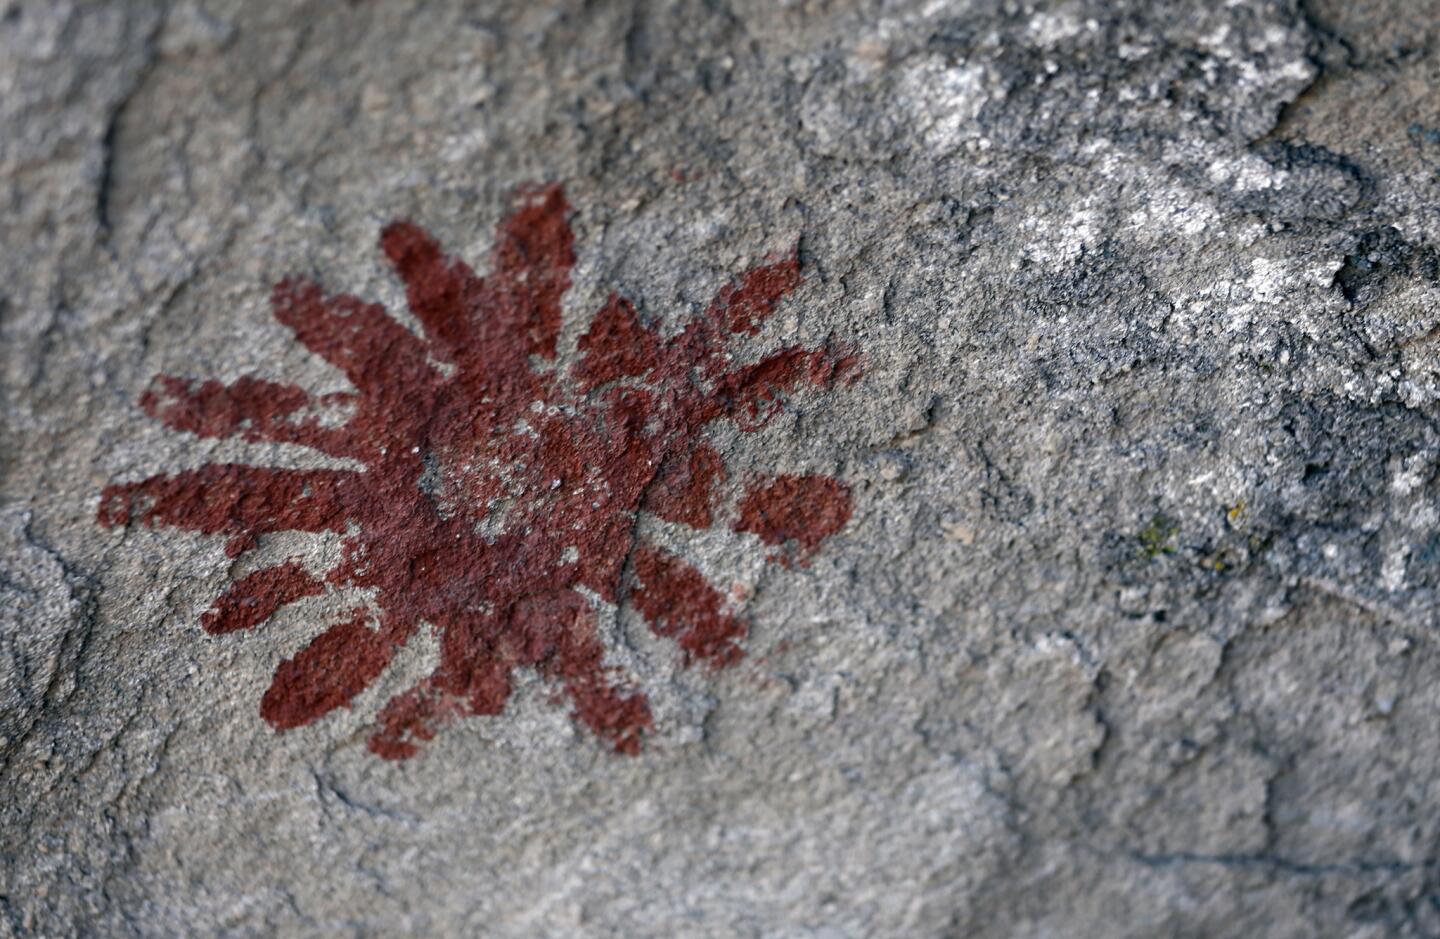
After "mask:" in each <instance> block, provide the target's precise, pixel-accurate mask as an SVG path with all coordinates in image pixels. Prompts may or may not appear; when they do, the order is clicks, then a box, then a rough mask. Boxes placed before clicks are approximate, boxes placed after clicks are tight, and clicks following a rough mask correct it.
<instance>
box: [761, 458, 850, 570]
mask: <svg viewBox="0 0 1440 939" xmlns="http://www.w3.org/2000/svg"><path fill="white" fill-rule="evenodd" d="M850 512H851V505H850V488H849V487H848V486H846V485H845V484H844V483H842V482H840V481H839V480H836V479H832V478H830V477H829V476H776V477H775V478H774V479H771V480H768V481H765V480H762V481H759V482H757V483H755V484H754V485H752V486H751V487H750V489H749V491H748V492H746V494H745V498H744V499H743V500H741V502H740V520H739V521H738V522H736V523H735V530H736V531H745V532H751V533H753V534H755V535H758V536H760V540H761V541H763V542H765V543H766V544H771V545H782V546H783V545H786V544H793V545H794V546H795V547H796V548H797V549H798V551H799V555H800V559H801V561H802V563H803V561H804V559H805V558H808V557H809V556H810V555H811V554H814V553H815V549H816V548H817V547H819V545H820V542H822V541H824V540H825V539H826V538H829V537H830V536H831V535H833V534H835V533H836V532H837V531H839V530H840V529H842V528H844V527H845V523H846V522H848V521H850ZM779 560H781V561H782V562H783V563H785V565H786V566H787V567H788V566H790V563H791V558H790V557H788V556H785V555H782V556H780V558H779Z"/></svg>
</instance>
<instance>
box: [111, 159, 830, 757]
mask: <svg viewBox="0 0 1440 939" xmlns="http://www.w3.org/2000/svg"><path fill="white" fill-rule="evenodd" d="M569 218H570V207H569V205H568V204H567V202H566V199H565V196H564V194H563V192H562V191H561V189H560V187H558V186H548V187H543V188H531V189H527V190H525V191H523V192H521V193H520V194H519V195H518V196H517V201H516V205H515V206H514V207H513V209H512V210H511V212H510V213H509V215H508V216H507V217H506V218H505V219H504V221H503V222H502V223H501V225H500V227H499V230H498V231H497V233H496V236H495V242H494V247H493V249H492V252H491V257H490V273H489V274H488V276H485V277H481V276H479V275H477V274H476V273H475V272H474V271H473V270H472V269H471V268H470V267H468V266H467V265H466V264H465V263H464V262H463V261H460V260H458V259H456V258H454V257H451V256H450V255H447V254H446V253H445V252H444V251H442V250H441V247H440V246H439V245H438V244H437V243H436V241H435V239H433V238H432V237H430V235H428V234H427V233H426V232H425V231H423V230H422V229H420V228H419V227H417V226H416V225H413V224H410V223H408V222H396V223H393V224H391V225H388V226H386V227H385V229H384V230H383V231H382V233H381V236H380V248H381V250H382V251H383V252H384V254H385V256H386V257H387V258H388V259H389V261H390V263H391V264H392V265H393V267H394V269H395V272H396V274H397V275H398V276H399V278H400V280H401V281H402V282H403V283H404V286H405V290H406V297H407V301H408V303H409V307H410V310H411V312H412V313H413V314H414V316H415V319H416V320H417V321H418V322H419V324H420V326H421V328H422V332H423V335H417V334H416V333H415V332H412V331H411V330H409V329H407V328H406V327H405V326H404V325H402V324H401V323H400V322H398V321H397V320H395V319H394V318H392V317H391V316H390V315H389V314H388V313H387V312H386V310H385V309H384V308H383V307H381V306H380V305H378V304H373V303H366V302H364V301H362V300H360V299H357V298H355V297H353V296H347V295H343V294H342V295H335V294H330V293H327V292H326V291H325V290H324V289H322V288H321V287H319V286H317V285H316V284H314V283H310V282H308V281H304V280H299V279H288V280H285V281H282V282H281V283H279V284H278V285H276V287H275V288H274V293H273V295H272V307H273V312H274V316H275V318H276V319H277V320H279V321H280V322H281V323H283V324H285V325H286V326H287V327H289V328H290V329H291V330H293V331H294V333H295V335H296V337H297V338H298V339H299V340H300V342H301V343H303V344H304V345H305V346H306V348H308V349H309V350H310V351H311V352H313V353H314V354H316V355H319V356H321V357H323V358H324V359H325V360H326V361H328V362H330V363H332V364H333V365H334V366H336V367H337V368H339V369H340V370H341V371H343V372H344V374H345V376H346V377H347V378H348V379H349V382H350V384H351V385H352V386H353V389H354V390H353V391H351V392H346V393H343V394H335V395H325V396H315V395H311V394H309V393H307V392H306V391H305V390H304V389H302V388H299V387H297V386H294V385H288V384H280V383H276V382H273V381H268V380H265V379H261V378H255V377H247V378H242V379H240V380H238V381H236V382H234V383H233V384H222V383H221V382H219V381H215V380H195V379H189V378H181V377H175V376H171V375H160V376H158V377H157V378H156V379H155V380H154V382H153V383H152V385H151V387H150V389H149V390H148V391H147V392H146V393H145V394H144V396H143V397H142V398H141V401H140V404H141V407H142V408H143V409H144V410H145V412H146V413H147V414H149V415H150V416H151V417H153V418H155V419H157V420H159V421H161V422H163V423H164V424H166V425H167V426H169V427H171V428H173V429H175V430H179V431H184V432H187V433H191V434H196V435H199V436H201V437H236V438H240V439H243V440H248V441H272V442H283V443H290V444H299V445H302V446H304V447H309V448H313V449H314V450H317V451H319V452H320V453H323V454H328V455H329V456H332V457H338V458H344V459H348V460H350V461H353V462H354V463H355V464H357V465H358V466H359V467H363V469H359V468H357V469H354V470H348V469H346V470H337V469H281V468H274V467H263V466H250V465H244V464H234V463H226V464H218V463H217V464H209V465H206V466H202V467H200V468H198V469H195V470H191V471H188V472H181V473H175V474H172V475H157V476H152V477H150V478H148V479H145V480H142V481H140V482H131V483H121V484H117V485H112V486H109V487H107V488H106V489H105V491H104V493H103V494H102V496H101V500H100V509H99V521H100V523H101V524H103V525H106V526H125V525H129V524H132V523H140V524H145V525H152V526H171V527H175V528H182V529H189V530H192V531H196V532H201V533H205V534H210V535H221V536H223V537H225V538H226V539H227V542H226V545H227V548H226V550H227V552H228V553H229V554H230V555H231V556H232V557H236V556H239V555H241V554H243V553H244V552H246V551H248V550H250V549H252V548H254V547H256V546H257V545H258V544H259V539H260V538H261V537H262V536H264V535H265V534H267V533H271V532H280V531H296V532H335V533H338V534H340V535H341V536H342V551H341V555H340V559H339V561H338V563H337V564H336V565H335V566H334V567H333V568H332V569H330V570H328V571H315V570H311V569H309V568H307V567H306V565H305V564H304V563H302V561H301V560H300V559H298V558H292V559H290V560H287V561H284V562H283V563H279V564H276V565H272V566H269V567H265V568H262V569H260V570H257V571H255V572H254V573H251V574H249V575H247V576H245V577H243V578H241V579H239V580H237V581H236V582H234V583H233V584H231V585H230V586H229V588H228V589H227V590H226V591H225V592H224V593H222V594H221V595H220V596H219V597H218V598H217V599H216V600H215V602H214V604H213V605H212V606H211V608H210V609H209V611H208V612H206V613H205V615H204V617H203V618H202V620H201V625H202V626H203V627H204V629H205V630H206V631H207V632H209V633H212V634H216V635H223V634H230V633H236V632H240V631H243V630H249V629H253V628H255V627H257V626H259V625H261V624H262V623H264V622H265V621H266V620H267V619H269V618H270V616H271V615H272V614H274V613H275V612H276V611H277V610H279V609H280V608H281V607H283V606H285V605H286V604H289V603H292V602H294V601H297V600H299V599H301V598H304V597H309V596H315V595H318V594H322V593H325V592H327V591H331V590H341V589H345V588H363V589H365V590H367V591H368V596H369V597H370V598H371V599H369V600H368V601H367V602H366V603H365V604H364V605H361V606H357V607H355V608H353V609H350V610H348V611H346V612H345V613H342V614H340V615H338V616H336V617H335V620H334V622H332V623H330V624H329V625H328V626H327V627H326V628H325V629H324V630H323V631H322V632H320V633H319V635H317V636H316V637H315V638H314V639H313V640H312V641H311V642H310V643H309V644H308V645H306V646H305V647H304V648H303V649H302V650H301V651H300V652H298V653H297V654H296V655H295V656H294V657H292V658H290V659H289V660H287V661H285V662H283V663H281V664H280V666H279V667H278V668H277V669H276V671H275V676H274V680H273V682H272V683H271V685H270V688H269V690H268V691H266V692H265V694H264V696H263V698H262V699H261V702H260V714H261V716H262V717H263V718H264V719H265V720H266V721H267V722H269V723H270V724H271V725H272V726H273V727H275V728H276V729H277V730H281V731H284V730H288V729H291V728H295V727H299V726H301V725H304V724H308V723H310V722H312V721H315V720H317V719H319V718H321V717H323V716H324V715H325V714H327V713H328V712H330V711H332V710H334V709H336V708H339V707H342V706H348V705H349V704H350V702H351V701H352V699H353V698H354V697H355V696H356V695H357V694H359V693H360V692H361V691H363V690H365V689H366V688H367V687H369V686H370V685H371V684H373V683H374V682H375V681H376V680H377V679H378V678H379V677H380V675H381V674H382V673H383V672H384V671H385V669H386V668H387V667H388V666H389V664H390V662H391V660H392V659H393V657H394V656H395V653H396V651H397V650H398V649H399V648H401V647H402V646H404V645H405V643H406V642H407V641H408V640H409V639H410V638H411V637H412V636H414V635H415V634H416V632H417V631H418V630H419V629H421V628H422V626H428V627H429V628H431V629H433V630H435V631H436V634H437V635H438V637H439V647H440V650H439V663H438V665H437V666H436V667H435V669H434V671H433V672H432V673H431V674H430V675H429V676H428V677H426V678H425V679H424V680H423V681H421V682H420V683H419V684H418V685H416V686H415V687H413V688H410V689H409V690H406V691H404V692H402V693H400V694H398V695H396V696H395V697H393V698H392V699H391V700H390V701H389V703H387V704H386V705H384V706H383V707H382V708H381V709H380V711H379V714H378V716H377V718H376V724H375V726H374V728H373V731H372V732H371V734H370V737H369V747H370V749H371V750H372V751H373V752H375V753H377V754H379V755H380V756H382V757H386V758H389V759H403V758H405V757H409V756H411V755H413V754H414V753H415V752H416V751H417V748H418V746H419V744H420V743H422V742H423V741H427V740H430V739H432V738H433V737H434V735H435V732H436V730H437V728H438V727H439V726H440V725H441V724H443V723H445V722H447V721H449V720H452V719H454V718H457V717H462V716H469V715H497V714H500V713H502V712H503V711H504V709H505V706H506V702H507V700H508V698H509V696H510V691H511V680H512V674H513V673H514V671H515V670H516V669H519V668H529V669H534V670H535V671H536V672H538V673H539V674H540V675H541V676H542V677H544V678H546V679H548V680H550V681H553V682H554V683H556V686H557V687H558V688H560V689H563V692H564V694H565V695H566V696H567V697H568V698H569V700H570V702H571V707H572V710H573V714H574V716H575V719H576V720H578V721H579V722H580V723H582V724H584V725H585V726H587V727H589V728H590V729H591V730H592V731H593V732H594V733H595V734H597V735H598V736H599V737H600V738H602V739H604V740H605V741H607V742H608V743H609V744H610V745H611V746H613V748H614V749H615V750H616V751H618V752H620V753H626V754H633V753H637V752H638V751H639V750H640V748H641V746H642V743H643V740H644V737H645V735H646V734H647V732H650V731H651V730H652V729H653V720H652V717H651V712H650V706H649V701H648V699H647V697H646V695H645V693H644V691H643V690H642V689H638V688H635V687H631V686H630V685H629V684H628V683H627V682H625V681H624V680H623V679H622V678H621V677H619V676H617V675H616V670H615V669H613V668H611V667H608V666H607V665H606V663H605V649H604V645H603V643H602V642H601V640H600V638H599V636H598V635H597V628H596V623H597V615H596V610H597V608H598V605H600V604H612V605H623V604H630V605H632V606H633V608H634V609H635V610H636V611H638V613H639V614H640V616H641V617H642V618H643V619H644V621H645V622H646V623H647V624H648V626H649V627H650V628H651V629H652V630H653V631H654V632H655V633H656V634H657V635H660V636H664V637H667V638H668V639H670V640H672V641H673V642H675V643H676V644H677V645H678V647H679V649H680V650H681V651H682V653H683V656H684V661H685V662H686V663H687V664H696V663H703V664H708V665H710V666H712V667H716V668H721V667H726V666H729V665H733V664H734V663H735V662H737V661H739V660H740V658H741V657H742V656H743V644H744V640H745V637H746V624H745V622H744V620H743V619H742V618H741V617H740V616H739V615H738V614H737V612H736V611H735V610H734V609H732V607H731V605H730V603H729V601H728V600H727V598H726V597H725V596H724V595H723V594H722V593H721V592H720V591H719V590H717V589H716V588H715V587H714V586H713V585H711V584H710V582H709V581H708V580H707V579H706V578H705V577H704V576H703V575H702V574H701V573H700V571H699V570H698V569H697V568H696V567H695V566H694V565H692V564H691V563H689V562H687V561H685V560H683V559H682V558H680V557H678V556H676V555H675V554H672V553H670V552H667V551H665V550H663V549H661V548H659V547H657V546H655V545H653V544H649V543H646V542H645V541H644V540H642V539H641V538H639V537H638V536H637V525H636V522H637V519H638V517H639V515H640V513H642V512H645V513H651V514H653V515H654V516H657V517H658V518H660V519H664V520H666V521H669V522H672V523H677V524H679V525H683V526H689V527H691V528H695V529H704V528H709V527H711V526H712V525H714V524H716V523H717V522H716V518H717V515H716V509H717V506H716V502H717V499H718V496H717V493H718V492H720V491H721V490H722V489H724V488H726V487H724V486H723V484H724V483H725V482H726V480H727V473H726V469H725V464H724V461H723V460H722V458H721V456H720V454H719V453H718V452H717V451H716V450H715V449H714V447H712V446H711V445H710V444H708V443H706V442H705V440H704V439H703V432H704V430H705V428H706V426H707V425H709V424H711V423H712V422H715V421H722V420H729V421H734V422H735V423H736V425H737V426H738V427H739V428H740V429H742V430H745V431H751V430H755V429H757V428H758V427H760V426H762V425H763V424H764V423H765V421H766V420H767V419H768V418H769V417H770V416H771V415H772V414H773V413H775V411H776V410H777V409H778V408H780V407H782V406H783V405H784V403H785V399H786V398H787V396H788V395H789V394H791V393H792V392H794V391H796V390H797V389H799V388H800V387H802V386H807V385H808V386H814V387H818V388H822V389H824V388H831V387H834V386H835V385H836V384H837V383H843V382H848V381H851V380H853V379H854V378H855V377H856V376H857V375H858V368H857V362H856V359H855V357H854V356H853V355H852V354H851V353H849V352H848V351H846V350H845V349H841V348H815V349H808V348H801V347H789V348H784V349H780V350H779V351H776V352H773V353H771V354H769V355H767V356H764V357H762V358H760V359H759V360H758V361H755V362H753V363H750V364H744V365H737V364H735V363H734V362H733V361H732V358H731V356H730V355H729V353H728V352H727V350H726V342H727V339H728V337H730V336H732V335H736V334H758V333H759V332H760V330H761V327H762V325H763V324H764V322H765V320H766V319H767V318H768V317H769V316H770V315H771V314H772V312H773V311H774V310H775V308H776V305H777V304H778V303H779V302H780V301H781V300H782V299H783V298H784V297H785V296H786V295H788V294H789V293H790V292H791V291H793V290H794V289H795V287H796V286H797V285H798V284H799V283H800V281H801V268H800V262H799V258H798V256H797V255H796V254H795V253H794V252H791V253H789V254H787V255H785V256H782V257H772V258H771V259H769V260H768V261H767V262H766V263H764V264H762V265H760V266H758V267H754V268H752V269H750V270H748V271H745V272H744V273H743V274H741V275H739V276H738V277H736V278H735V279H734V280H733V281H731V282H730V283H729V284H727V285H726V286H725V287H723V288H722V289H721V290H720V291H719V292H718V293H717V294H716V296H715V297H714V299H713V301H712V302H711V303H710V304H709V306H708V308H706V309H705V310H704V311H703V312H701V313H700V314H698V315H696V316H694V317H693V318H691V319H689V321H688V322H686V323H685V324H684V325H683V327H682V328H681V329H679V330H678V331H676V332H674V333H673V334H672V335H669V336H662V335H661V334H660V332H659V331H657V330H656V329H655V328H654V327H653V326H651V325H649V324H647V323H646V322H645V321H644V320H643V319H642V318H641V317H640V316H639V314H638V313H637V311H636V310H635V308H634V307H633V306H632V304H631V303H630V302H628V301H627V300H626V299H624V298H623V297H621V296H619V295H618V294H612V295H611V296H610V298H609V300H608V301H607V302H606V303H605V304H604V305H603V306H602V307H601V308H600V310H599V311H598V312H596V313H595V314H594V316H593V317H592V318H591V319H590V321H589V324H588V329H587V330H586V332H585V333H584V334H583V335H582V336H581V337H580V339H579V343H578V348H577V354H576V355H575V356H574V362H573V364H572V365H571V366H569V367H567V368H560V367H558V366H557V365H556V364H555V363H556V361H557V338H558V336H559V333H560V326H561V301H562V298H563V297H564V295H565V293H566V291H567V290H568V289H569V286H570V269H571V267H572V266H573V264H574V261H575V253H574V235H573V233H572V231H571V227H570V221H569ZM335 413H339V414H341V415H342V418H343V419H340V420H337V419H335V418H334V417H333V415H334V414H335ZM742 488H743V489H744V493H743V495H742V496H741V497H740V498H739V500H738V503H737V504H736V505H735V506H734V507H733V511H731V512H730V513H729V515H728V517H730V518H732V521H731V522H730V526H731V527H732V528H733V529H734V530H735V531H737V532H744V533H749V534H750V535H753V536H755V537H757V538H758V539H760V540H761V541H762V542H764V543H765V544H768V545H771V546H772V547H774V548H775V549H776V550H775V553H774V554H772V555H771V557H772V559H775V560H778V561H780V562H781V563H785V564H787V565H788V564H790V563H792V562H794V561H797V560H801V561H803V558H804V557H806V556H807V555H808V554H810V553H811V552H813V551H814V550H815V549H816V547H817V546H818V545H819V543H820V542H821V541H823V540H824V539H825V538H827V537H829V536H831V535H833V534H834V533H836V532H838V531H839V530H840V529H842V528H843V527H844V526H845V524H846V523H847V521H848V520H849V518H850V513H851V499H850V491H849V489H848V487H847V486H846V485H845V484H844V483H842V482H840V481H838V480H836V479H834V478H831V477H828V476H819V475H805V476H796V475H781V476H771V477H764V478H758V479H750V480H747V481H746V482H745V485H744V486H743V487H742Z"/></svg>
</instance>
